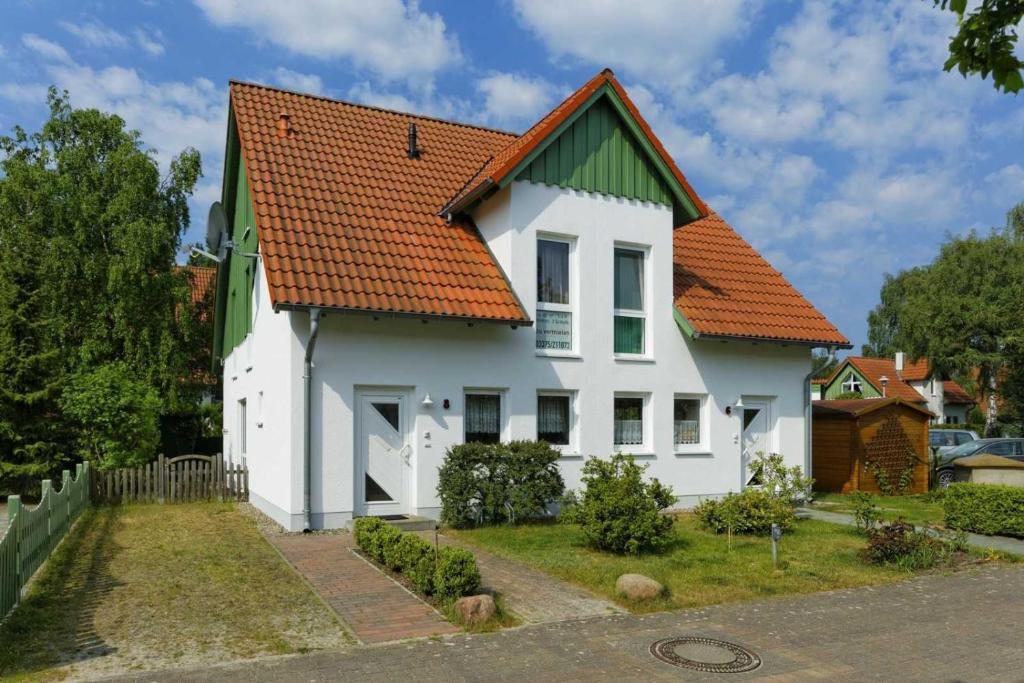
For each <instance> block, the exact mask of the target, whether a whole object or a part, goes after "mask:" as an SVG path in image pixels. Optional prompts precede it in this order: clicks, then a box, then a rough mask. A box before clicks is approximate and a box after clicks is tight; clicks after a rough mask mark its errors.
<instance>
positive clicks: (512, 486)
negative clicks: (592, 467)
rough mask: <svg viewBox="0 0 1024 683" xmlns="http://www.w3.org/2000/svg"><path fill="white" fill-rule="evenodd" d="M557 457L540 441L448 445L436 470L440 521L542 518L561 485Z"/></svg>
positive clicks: (453, 523) (465, 523)
mask: <svg viewBox="0 0 1024 683" xmlns="http://www.w3.org/2000/svg"><path fill="white" fill-rule="evenodd" d="M559 457H560V453H559V452H558V451H556V450H555V449H553V448H552V447H551V446H549V445H548V444H546V443H544V442H543V441H512V442H510V443H496V444H483V443H467V444H460V445H458V446H453V447H452V448H450V449H448V452H447V453H445V459H444V463H443V464H442V465H441V467H440V468H438V484H437V495H438V497H439V498H440V499H441V521H442V522H444V523H445V524H448V525H449V526H453V527H466V526H471V525H473V524H476V523H477V522H482V523H484V524H493V523H498V522H504V521H509V508H511V510H512V514H513V515H514V516H515V519H517V520H525V519H530V518H534V517H539V516H542V515H543V514H544V513H545V511H546V509H547V506H548V505H549V504H550V503H553V502H555V501H557V500H558V499H559V497H560V496H561V495H562V492H563V491H564V490H565V483H564V482H563V480H562V474H561V472H560V470H559V468H558V458H559Z"/></svg>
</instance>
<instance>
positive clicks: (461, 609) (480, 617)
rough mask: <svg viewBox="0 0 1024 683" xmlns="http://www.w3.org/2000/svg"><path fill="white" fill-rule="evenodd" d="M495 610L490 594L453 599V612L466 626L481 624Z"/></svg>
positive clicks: (491, 615)
mask: <svg viewBox="0 0 1024 683" xmlns="http://www.w3.org/2000/svg"><path fill="white" fill-rule="evenodd" d="M497 611H498V608H497V607H496V606H495V604H494V598H492V597H491V596H490V595H470V596H467V597H465V598H459V599H458V600H456V601H455V613H456V614H458V615H459V619H461V620H462V623H464V624H466V625H467V626H476V625H477V624H482V623H484V622H485V621H487V620H488V619H490V618H491V617H493V616H494V614H495V612H497Z"/></svg>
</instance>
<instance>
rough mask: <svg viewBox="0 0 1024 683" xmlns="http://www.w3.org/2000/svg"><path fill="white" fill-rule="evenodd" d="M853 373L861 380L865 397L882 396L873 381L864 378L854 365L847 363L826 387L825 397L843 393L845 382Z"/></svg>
mask: <svg viewBox="0 0 1024 683" xmlns="http://www.w3.org/2000/svg"><path fill="white" fill-rule="evenodd" d="M851 372H852V373H853V374H854V375H855V376H856V377H857V379H858V380H859V381H860V393H861V396H863V397H864V398H881V397H882V395H881V394H880V393H878V392H877V391H875V388H874V387H873V386H871V382H869V381H867V380H866V379H864V375H862V374H860V373H859V372H857V369H856V368H854V367H853V366H852V365H847V366H846V367H845V368H843V369H842V371H840V373H839V374H838V375H836V378H835V379H834V380H832V384H829V385H828V386H827V387H825V398H828V399H831V398H835V397H836V396H838V395H840V394H842V393H843V382H845V381H846V378H847V376H848V375H849V374H850V373H851Z"/></svg>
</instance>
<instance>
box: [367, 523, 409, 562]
mask: <svg viewBox="0 0 1024 683" xmlns="http://www.w3.org/2000/svg"><path fill="white" fill-rule="evenodd" d="M401 538H402V532H401V531H399V530H398V529H396V528H395V527H393V526H391V525H389V524H385V525H384V526H382V527H381V528H380V529H378V530H377V534H376V536H375V537H374V540H373V544H372V546H371V547H370V548H369V552H370V555H371V556H372V557H373V559H375V560H377V561H378V562H380V563H381V564H387V561H386V560H385V557H387V555H388V553H391V552H393V550H392V547H393V546H396V545H398V541H399V540H401Z"/></svg>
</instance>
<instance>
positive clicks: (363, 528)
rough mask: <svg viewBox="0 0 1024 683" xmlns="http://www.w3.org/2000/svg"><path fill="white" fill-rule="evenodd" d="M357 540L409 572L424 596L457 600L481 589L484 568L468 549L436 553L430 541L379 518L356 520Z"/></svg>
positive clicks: (375, 556) (374, 555) (398, 569)
mask: <svg viewBox="0 0 1024 683" xmlns="http://www.w3.org/2000/svg"><path fill="white" fill-rule="evenodd" d="M355 540H356V545H358V546H359V547H360V548H361V549H362V550H363V551H364V552H365V553H366V554H367V555H369V556H370V557H371V558H373V559H374V560H376V561H377V562H380V563H381V564H383V565H385V566H386V567H388V568H389V569H391V570H393V571H396V572H399V573H400V574H403V575H405V577H406V578H407V579H409V581H410V582H411V583H412V584H413V585H414V586H415V587H416V590H418V591H419V592H421V593H423V594H424V595H436V596H437V597H438V598H441V599H443V600H454V599H456V598H461V597H463V596H465V595H473V594H475V593H476V592H477V591H478V590H479V589H480V570H479V569H478V568H477V565H476V558H475V557H473V553H471V552H469V551H468V550H463V549H461V548H448V547H445V548H441V549H440V551H437V552H435V550H434V546H433V545H431V544H430V542H428V541H426V540H425V539H422V538H420V537H419V536H417V535H415V534H410V533H402V532H401V531H399V530H398V529H397V528H395V527H393V526H390V525H388V524H385V523H384V522H383V521H382V520H381V519H379V518H377V517H362V518H360V519H357V520H356V523H355Z"/></svg>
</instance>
